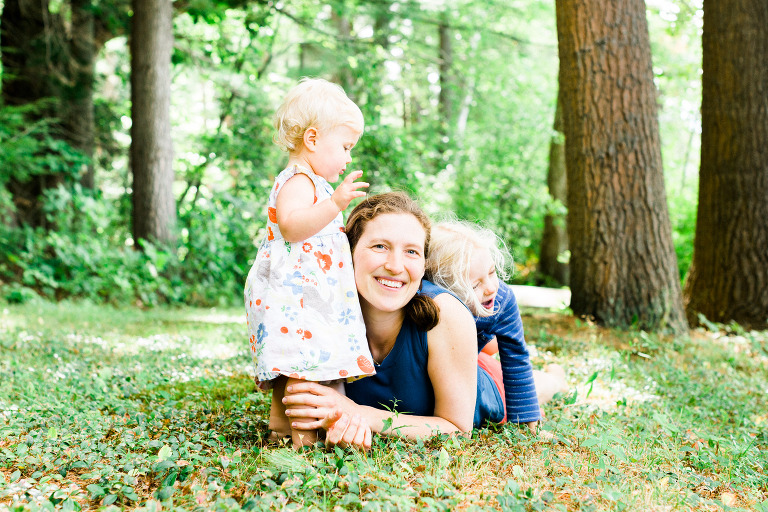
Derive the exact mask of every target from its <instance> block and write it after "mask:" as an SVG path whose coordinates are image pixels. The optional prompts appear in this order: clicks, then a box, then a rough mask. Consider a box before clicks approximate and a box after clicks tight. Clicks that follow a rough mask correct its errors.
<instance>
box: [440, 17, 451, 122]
mask: <svg viewBox="0 0 768 512" xmlns="http://www.w3.org/2000/svg"><path fill="white" fill-rule="evenodd" d="M438 35H439V39H440V49H439V51H440V60H439V63H440V65H439V68H440V96H439V98H438V106H439V113H440V123H441V125H442V126H443V131H444V132H445V133H444V135H449V134H450V133H449V129H448V127H450V126H451V125H452V124H453V30H451V27H450V25H449V18H448V13H447V12H446V11H443V12H442V13H441V16H440V24H439V25H438Z"/></svg>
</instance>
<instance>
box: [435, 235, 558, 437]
mask: <svg viewBox="0 0 768 512" xmlns="http://www.w3.org/2000/svg"><path fill="white" fill-rule="evenodd" d="M511 261H512V260H511V256H510V254H509V251H508V250H507V248H506V246H505V244H504V242H503V241H502V240H501V239H500V238H499V237H498V236H497V235H496V234H495V233H494V232H493V231H491V230H489V229H486V228H483V227H480V226H478V225H476V224H473V223H470V222H465V221H449V222H441V223H438V224H436V225H433V226H432V232H431V237H430V243H429V254H428V257H427V276H426V277H427V278H428V279H429V280H431V281H432V282H433V283H435V284H437V285H439V286H442V287H443V288H446V289H447V290H449V291H450V292H452V293H453V294H455V295H456V296H457V297H458V298H459V299H460V300H461V301H462V302H464V304H466V306H467V307H468V308H469V310H470V311H471V312H472V314H473V315H474V317H475V322H476V325H477V344H478V352H479V357H478V362H479V363H480V365H481V366H489V365H490V366H493V365H494V364H495V365H497V367H498V361H496V360H495V359H494V358H491V357H488V354H491V353H494V352H496V351H498V353H499V359H500V360H501V368H500V373H501V380H502V381H503V389H502V390H501V391H502V396H503V397H504V404H505V410H506V420H507V421H510V422H514V423H518V424H526V425H528V426H529V427H530V428H531V429H532V430H534V431H535V430H536V427H537V425H538V422H539V421H540V420H541V418H542V415H541V410H540V404H543V403H545V402H547V401H548V400H550V399H551V398H552V396H553V395H554V394H555V393H556V392H558V391H564V390H565V389H566V383H565V372H564V371H563V369H562V367H560V366H559V365H550V366H549V367H548V368H547V370H546V371H537V370H533V367H532V366H531V360H530V355H529V354H528V347H527V346H526V344H525V336H524V333H523V322H522V319H521V318H520V310H519V309H518V307H517V301H516V300H515V294H514V293H513V292H512V288H511V287H510V286H509V285H508V284H506V283H505V282H504V281H501V280H499V275H501V277H502V279H503V278H506V277H507V268H509V267H510V266H511ZM496 347H498V348H496ZM488 371H489V373H491V374H492V375H493V374H494V373H498V370H497V371H494V369H489V370H488ZM499 387H501V386H499Z"/></svg>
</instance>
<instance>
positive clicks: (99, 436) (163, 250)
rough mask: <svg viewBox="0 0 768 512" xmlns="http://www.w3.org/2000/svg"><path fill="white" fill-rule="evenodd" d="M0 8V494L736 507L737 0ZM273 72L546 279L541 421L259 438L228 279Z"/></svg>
mask: <svg viewBox="0 0 768 512" xmlns="http://www.w3.org/2000/svg"><path fill="white" fill-rule="evenodd" d="M0 8H1V9H2V12H1V13H0V56H1V57H2V65H3V67H2V71H0V72H1V73H2V75H1V76H2V91H1V92H2V102H0V170H1V171H2V172H0V210H1V211H2V220H0V304H2V312H1V313H0V356H2V357H0V509H1V508H3V507H6V508H10V509H12V510H39V509H47V510H82V509H106V510H118V509H121V508H129V507H133V508H136V509H139V510H153V511H155V510H162V509H163V508H168V509H177V510H186V509H197V510H199V509H206V510H207V509H215V510H239V509H245V510H286V509H293V510H329V509H354V510H401V509H409V510H410V509H416V508H418V509H426V510H433V509H434V510H446V509H448V510H455V509H463V510H470V511H474V510H487V509H490V508H494V509H501V510H544V509H547V510H550V509H551V510H649V509H650V510H721V509H722V510H761V511H763V510H768V479H767V478H766V473H765V468H766V467H768V461H767V460H766V457H768V434H767V432H768V429H766V428H765V426H766V424H767V422H768V417H766V410H768V405H767V404H766V397H768V394H767V393H766V391H765V390H766V382H768V374H766V370H767V369H768V331H758V330H755V328H765V324H766V322H767V321H768V314H767V312H768V250H766V248H768V229H766V228H767V227H768V223H767V222H766V219H768V193H767V192H766V186H768V180H766V176H768V165H767V164H766V162H767V161H768V160H767V159H766V153H765V148H766V147H768V144H767V143H766V142H767V141H768V118H767V116H768V111H766V109H765V97H766V96H765V91H766V90H768V59H765V55H766V54H768V35H767V34H768V33H767V32H766V30H765V27H767V26H768V4H765V2H764V1H763V0H738V1H737V2H728V3H727V4H726V3H723V2H718V1H717V0H703V1H698V0H649V1H648V2H647V3H646V2H643V1H642V0H626V1H622V2H613V1H604V0H588V1H580V2H572V1H567V0H557V1H556V2H551V1H539V0H530V1H511V2H500V1H496V0H491V1H476V0H456V1H454V2H441V1H437V0H435V1H426V0H425V1H421V2H415V1H403V2H401V1H394V0H375V1H362V0H360V1H353V0H335V1H331V2H327V3H320V2H313V1H304V0H295V1H289V2H272V1H243V0H189V1H187V0H178V1H176V2H173V3H171V2H168V1H165V0H133V1H132V2H127V1H124V0H118V1H115V2H99V1H90V0H69V1H67V0H43V1H40V2H29V1H26V0H0ZM307 75H311V76H323V77H326V78H329V79H331V80H334V81H337V82H339V83H340V84H342V85H343V86H344V88H345V89H346V91H347V92H348V93H349V94H350V96H351V97H352V98H353V99H354V100H355V101H356V102H357V103H358V104H359V105H360V107H361V109H362V111H363V113H364V115H365V118H366V131H365V133H364V135H363V137H362V139H361V141H360V143H359V145H358V146H357V147H356V148H355V150H354V163H353V166H354V167H355V168H360V169H363V170H364V172H365V179H366V180H367V181H369V182H370V183H371V189H370V192H371V193H376V192H381V191H385V190H389V189H404V190H407V191H409V192H411V193H412V194H414V195H415V196H417V197H418V198H420V199H421V201H422V203H423V204H424V206H425V208H426V209H427V210H428V211H429V212H430V213H431V214H432V215H434V216H435V217H436V218H439V217H441V216H444V215H448V214H452V215H456V216H457V217H460V218H465V219H470V220H473V221H478V222H482V223H485V224H486V225H488V226H490V227H491V228H493V229H495V230H496V231H497V232H499V233H500V234H501V235H502V236H503V237H504V239H505V240H506V242H507V243H508V245H509V246H510V248H511V250H512V252H513V254H514V256H515V260H516V272H515V275H514V276H513V280H514V282H515V283H518V284H543V285H547V286H557V287H559V286H562V285H565V284H566V283H568V285H569V288H570V290H571V296H572V299H573V300H572V302H571V309H570V310H558V311H551V310H547V309H545V310H536V311H533V312H532V311H531V310H527V309H525V308H523V311H522V314H523V318H524V324H525V327H526V340H527V343H528V345H529V348H530V350H531V359H532V363H533V365H534V366H535V367H537V368H540V367H544V366H545V365H546V364H549V363H558V364H560V365H562V366H563V367H565V368H566V369H567V374H568V375H567V378H568V384H569V390H568V392H567V393H565V394H562V395H559V396H558V397H556V398H555V399H554V400H553V401H552V402H551V403H550V404H548V405H547V407H546V409H545V413H546V420H545V422H544V423H543V429H544V431H545V432H546V435H545V436H541V437H535V436H529V435H527V434H526V433H525V431H523V430H520V429H518V428H516V426H514V425H503V426H500V425H488V426H484V427H483V428H480V429H476V430H474V431H473V432H472V433H471V435H470V436H467V437H459V438H457V437H450V436H434V437H431V438H429V439H423V440H418V441H409V440H405V439H401V438H398V437H396V436H375V437H374V445H373V447H372V450H371V452H369V453H360V452H356V451H353V450H342V449H340V448H336V449H326V450H322V449H311V450H306V451H304V452H302V453H296V452H294V451H292V450H290V449H286V448H283V447H280V446H279V445H278V444H276V443H270V442H269V441H268V433H269V429H268V425H267V419H266V418H267V417H268V408H269V395H266V394H263V393H258V392H256V391H255V390H254V385H253V380H252V377H251V374H250V371H251V370H250V368H251V359H250V353H249V351H248V347H247V343H246V342H245V339H244V337H245V336H244V325H243V323H244V322H243V320H244V319H243V315H242V306H241V303H240V300H241V297H242V289H243V282H244V279H245V275H246V273H247V271H248V269H249V265H250V262H251V261H252V260H253V258H254V257H255V253H256V248H257V245H258V243H259V241H260V238H261V236H262V232H263V229H264V224H265V220H266V214H265V211H264V210H265V208H264V207H265V202H266V198H267V191H268V189H269V187H270V186H271V183H272V179H273V177H274V176H275V175H276V174H277V173H278V172H279V171H280V170H281V168H282V165H283V164H284V162H285V155H284V154H281V153H280V152H279V151H278V150H277V148H276V147H275V146H274V144H273V143H272V126H271V116H272V113H273V111H274V109H275V107H276V105H277V104H278V103H279V101H280V99H281V98H282V96H283V94H284V93H285V92H286V91H287V90H288V89H289V88H290V87H291V86H292V85H293V84H295V83H296V82H297V81H298V80H299V79H300V78H301V77H302V76H307ZM558 106H559V107H560V108H558ZM592 107H594V108H592ZM580 109H582V110H580ZM579 123H583V124H582V125H579ZM567 134H568V135H567ZM707 137H709V139H708V140H709V142H708V143H707V144H703V143H702V141H703V140H706V139H707ZM702 155H703V156H702ZM590 159H591V160H590ZM566 163H567V173H566V172H565V171H566V168H565V167H566ZM566 177H567V181H568V185H569V186H568V187H567V188H568V193H567V194H566V193H565V191H564V188H563V180H564V179H565V178H566ZM573 183H576V184H577V186H576V187H574V186H571V185H572V184H573ZM699 191H703V192H699ZM585 198H588V199H589V200H590V201H591V202H587V203H586V204H585V202H584V201H583V200H584V199H585ZM566 206H567V208H566ZM566 226H567V228H568V229H567V231H568V233H567V236H566ZM563 237H565V244H566V245H563V239H564V238H563ZM569 238H570V241H571V242H575V243H572V244H570V245H568V239H569ZM694 247H695V248H696V250H694ZM710 249H711V250H710ZM697 255H699V256H700V258H699V259H697ZM692 269H694V270H696V271H697V273H698V276H699V278H698V283H700V284H699V286H701V288H696V287H695V286H689V284H690V282H691V281H692V280H691V275H694V274H696V272H693V271H692ZM702 285H703V286H702ZM682 292H684V293H682ZM683 296H684V297H685V306H684V305H683V302H684V300H683ZM697 300H698V301H699V302H698V303H697V302H696V301H697ZM692 303H693V306H692ZM167 305H169V306H170V307H164V306H167ZM684 307H685V308H686V313H687V318H684V315H683V308H684ZM701 311H706V312H707V315H702V316H700V315H697V313H698V312H701ZM684 320H688V321H689V322H690V325H691V326H692V327H693V326H695V325H696V324H700V326H699V327H696V328H695V329H690V330H689V329H688V324H686V322H685V321H684ZM606 326H607V327H606ZM753 327H754V328H753ZM670 328H671V329H670ZM670 330H671V331H672V333H670V332H669V331H670Z"/></svg>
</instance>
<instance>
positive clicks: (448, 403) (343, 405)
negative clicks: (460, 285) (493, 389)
mask: <svg viewBox="0 0 768 512" xmlns="http://www.w3.org/2000/svg"><path fill="white" fill-rule="evenodd" d="M435 301H436V302H437V304H438V306H439V307H440V322H439V323H438V324H437V326H436V327H435V328H434V329H432V330H431V331H429V332H428V333H427V341H428V346H429V362H428V368H427V371H428V373H429V377H430V380H431V381H432V387H433V389H434V392H435V415H434V416H415V415H412V414H395V413H392V412H390V411H388V410H384V409H376V408H374V407H369V406H362V405H358V404H356V403H355V402H353V401H352V400H351V399H349V398H347V397H346V396H343V395H341V394H339V393H337V392H336V391H334V390H333V389H331V388H329V387H327V386H322V385H320V384H316V383H313V382H302V383H298V384H293V385H292V386H291V387H290V389H287V391H288V394H287V396H286V397H285V399H284V400H283V402H284V403H285V405H286V409H287V410H286V415H287V416H288V417H289V418H290V417H291V415H292V414H293V410H292V409H291V408H292V407H296V406H311V407H314V409H302V410H301V414H302V416H305V417H307V416H311V417H312V418H316V421H309V422H301V423H294V422H293V421H292V422H291V424H292V426H293V428H296V429H307V430H313V429H317V428H324V427H327V423H328V422H327V420H326V418H332V417H338V416H340V415H342V414H343V415H349V416H350V417H352V416H354V415H359V416H360V417H361V418H362V419H363V420H364V421H365V423H367V424H368V425H370V427H371V430H372V431H373V432H379V433H385V434H395V435H400V436H403V437H407V438H409V439H417V438H421V437H426V436H429V435H432V434H434V433H450V432H469V431H470V430H471V429H472V420H473V418H474V413H475V399H476V397H477V341H476V339H477V335H476V332H475V322H474V320H473V318H472V315H470V313H469V311H468V310H467V308H466V307H465V306H464V305H463V304H461V302H459V301H458V299H456V298H455V297H453V296H452V295H449V294H441V295H438V296H437V297H436V298H435ZM297 414H298V411H297Z"/></svg>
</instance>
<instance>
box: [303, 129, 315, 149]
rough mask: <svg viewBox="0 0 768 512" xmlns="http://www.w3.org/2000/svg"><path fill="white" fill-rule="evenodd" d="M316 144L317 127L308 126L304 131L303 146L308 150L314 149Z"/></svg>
mask: <svg viewBox="0 0 768 512" xmlns="http://www.w3.org/2000/svg"><path fill="white" fill-rule="evenodd" d="M316 145H317V128H315V127H314V126H310V127H309V128H307V129H306V130H305V131H304V147H306V148H307V149H308V150H310V151H314V150H315V146H316Z"/></svg>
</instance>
